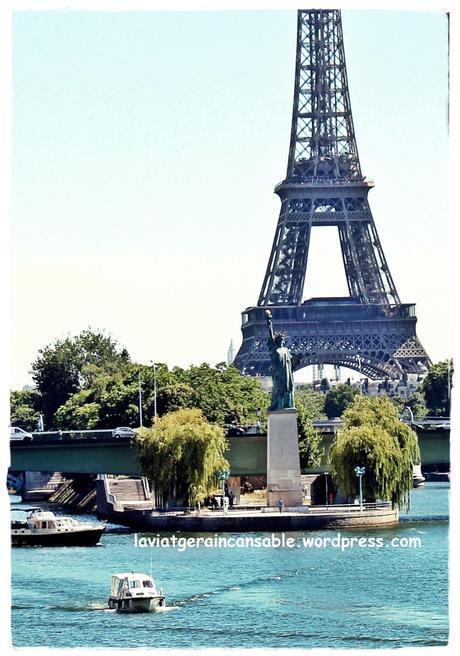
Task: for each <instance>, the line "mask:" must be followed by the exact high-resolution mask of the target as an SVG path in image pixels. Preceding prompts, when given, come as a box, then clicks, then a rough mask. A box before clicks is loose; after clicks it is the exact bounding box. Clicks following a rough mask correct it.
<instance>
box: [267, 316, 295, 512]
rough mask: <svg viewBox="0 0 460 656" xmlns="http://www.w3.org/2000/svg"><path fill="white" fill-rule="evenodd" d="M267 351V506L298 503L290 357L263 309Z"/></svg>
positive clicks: (280, 335) (283, 342)
mask: <svg viewBox="0 0 460 656" xmlns="http://www.w3.org/2000/svg"><path fill="white" fill-rule="evenodd" d="M265 317H266V319H267V328H268V350H269V353H270V359H271V364H272V381H273V387H272V398H271V403H270V407H269V409H268V430H267V505H268V506H271V507H275V506H277V507H280V506H282V507H287V508H289V507H294V506H301V505H302V489H301V488H302V484H301V479H300V458H299V435H298V431H297V410H296V409H295V405H294V377H293V374H292V356H291V354H290V352H289V349H288V348H287V346H286V340H285V336H284V335H283V334H282V333H276V334H275V333H274V332H273V321H272V314H271V312H270V310H265Z"/></svg>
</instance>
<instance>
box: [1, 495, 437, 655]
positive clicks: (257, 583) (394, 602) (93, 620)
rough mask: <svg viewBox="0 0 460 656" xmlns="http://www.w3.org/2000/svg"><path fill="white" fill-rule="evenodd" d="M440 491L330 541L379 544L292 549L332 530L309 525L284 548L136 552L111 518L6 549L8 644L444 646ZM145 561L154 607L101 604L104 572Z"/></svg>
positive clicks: (107, 579)
mask: <svg viewBox="0 0 460 656" xmlns="http://www.w3.org/2000/svg"><path fill="white" fill-rule="evenodd" d="M448 490H449V485H448V484H443V483H429V484H426V486H425V488H419V489H417V490H414V491H413V494H412V510H411V512H410V514H409V516H405V517H404V518H403V519H404V521H402V522H401V524H400V525H399V526H398V527H396V528H393V529H386V530H381V529H378V530H373V531H370V530H368V531H361V530H360V531H359V532H358V531H347V532H345V531H342V532H340V536H339V537H342V538H351V537H355V538H356V537H358V538H360V537H361V538H369V537H374V538H377V537H378V538H382V539H383V542H384V546H382V547H379V548H375V547H374V548H371V547H367V548H364V547H358V546H356V545H355V546H353V547H348V548H344V549H343V550H342V549H341V548H339V547H332V546H330V545H328V546H324V547H319V546H316V547H310V548H309V547H305V546H304V545H303V542H302V539H303V538H308V537H314V538H318V537H321V538H326V537H330V538H333V537H335V538H337V536H338V532H337V531H321V532H315V533H313V532H302V533H300V532H299V533H289V534H286V537H292V538H294V539H295V544H296V546H295V547H293V548H288V547H284V548H283V547H280V548H243V547H240V548H229V547H228V548H220V549H218V548H205V547H200V548H195V549H187V550H185V551H183V552H179V551H178V550H177V549H174V548H172V547H169V548H158V547H156V548H155V547H154V548H146V549H141V548H136V547H135V546H134V534H133V533H129V532H124V531H119V530H118V531H117V529H116V527H113V526H111V531H110V532H108V533H107V534H105V535H104V536H103V539H102V546H99V547H93V548H91V547H90V548H88V547H86V548H82V547H67V548H16V549H13V550H12V598H13V603H12V632H13V644H14V645H15V646H53V647H123V648H126V647H163V648H164V647H175V648H181V647H183V648H186V647H189V648H190V647H301V648H312V647H340V648H346V649H351V648H359V647H368V648H369V647H370V648H375V647H409V646H427V645H444V644H446V641H447V637H448V617H447V614H448V605H447V587H448V574H447V556H448V551H447V549H448V545H447V538H448V523H447V521H446V519H447V515H448ZM442 517H443V518H444V519H439V518H442ZM414 518H415V520H416V521H414ZM433 518H437V519H433ZM222 535H223V534H222ZM249 535H250V534H248V536H249ZM251 535H252V536H253V537H254V536H256V535H258V537H269V535H270V534H251ZM195 537H196V536H195ZM201 537H203V536H201ZM208 537H212V536H208ZM227 537H229V536H227ZM233 537H234V538H236V537H241V535H236V534H235V535H233ZM243 537H244V536H243ZM393 538H397V539H398V540H400V541H401V539H403V540H404V539H407V538H418V539H419V545H418V546H415V547H412V548H410V547H406V548H404V547H401V546H400V547H394V546H391V544H390V542H391V540H393ZM151 565H152V572H153V575H154V577H155V580H156V582H157V584H158V586H159V587H162V588H163V590H164V592H165V595H166V600H167V604H168V609H167V610H166V611H164V612H161V613H150V614H147V615H144V614H141V615H125V614H119V613H115V612H113V611H109V610H105V605H106V603H107V598H108V595H109V589H110V577H111V574H112V573H115V572H117V571H126V570H127V571H130V570H134V571H136V570H137V571H144V572H146V573H149V572H150V569H151Z"/></svg>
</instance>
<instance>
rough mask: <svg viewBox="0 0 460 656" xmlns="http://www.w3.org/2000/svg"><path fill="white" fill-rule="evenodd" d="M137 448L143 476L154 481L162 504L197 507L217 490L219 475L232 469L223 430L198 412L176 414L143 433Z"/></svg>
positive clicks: (163, 418) (184, 411)
mask: <svg viewBox="0 0 460 656" xmlns="http://www.w3.org/2000/svg"><path fill="white" fill-rule="evenodd" d="M136 448H137V456H138V460H139V464H140V467H141V471H142V475H143V476H147V477H148V478H150V479H151V480H152V481H153V483H154V487H155V493H156V495H157V500H158V498H159V499H160V501H163V503H164V502H165V501H166V500H167V499H168V497H170V496H174V498H176V499H183V501H184V503H186V504H187V505H194V504H195V503H197V502H198V501H201V500H202V499H203V498H204V497H205V496H207V495H208V494H210V492H211V491H212V490H213V489H214V488H215V487H216V484H217V473H218V472H219V471H222V470H224V469H228V467H229V465H228V462H227V460H226V459H225V456H224V453H225V451H226V449H227V442H226V440H225V436H224V431H223V429H222V428H221V427H220V426H217V425H215V424H214V425H213V424H211V423H210V422H208V421H207V419H206V418H205V417H204V415H203V413H202V412H201V410H199V409H197V408H192V409H181V410H176V411H175V412H171V413H169V414H166V415H164V416H163V417H161V418H159V419H158V420H157V421H156V423H155V425H154V426H153V428H143V429H141V430H140V431H139V435H138V438H137V440H136ZM171 485H174V487H175V489H172V488H171Z"/></svg>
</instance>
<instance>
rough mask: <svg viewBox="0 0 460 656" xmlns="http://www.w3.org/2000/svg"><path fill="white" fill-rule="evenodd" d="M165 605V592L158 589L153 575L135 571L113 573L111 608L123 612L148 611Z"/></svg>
mask: <svg viewBox="0 0 460 656" xmlns="http://www.w3.org/2000/svg"><path fill="white" fill-rule="evenodd" d="M164 605H165V598H164V595H163V592H162V590H160V591H158V590H157V589H156V585H155V581H154V580H153V578H152V577H151V576H148V575H147V574H139V573H135V572H131V573H121V574H113V575H112V590H111V593H110V597H109V608H112V609H114V610H117V611H119V612H121V613H148V612H150V611H153V610H156V609H157V608H161V607H164Z"/></svg>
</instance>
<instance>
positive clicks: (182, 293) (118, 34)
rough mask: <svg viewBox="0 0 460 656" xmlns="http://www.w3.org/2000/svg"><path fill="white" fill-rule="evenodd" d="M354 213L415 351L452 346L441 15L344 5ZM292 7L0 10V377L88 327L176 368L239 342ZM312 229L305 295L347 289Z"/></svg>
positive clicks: (332, 241)
mask: <svg viewBox="0 0 460 656" xmlns="http://www.w3.org/2000/svg"><path fill="white" fill-rule="evenodd" d="M343 28H344V37H345V49H346V58H347V64H348V75H349V84H350V93H351V103H352V109H353V116H354V121H355V129H356V135H357V140H358V149H359V153H360V158H361V164H362V169H363V172H364V174H365V175H367V176H368V177H370V178H372V179H374V180H375V183H376V187H375V189H374V190H373V191H371V194H370V202H371V207H372V210H373V214H374V219H375V221H376V224H377V229H378V231H379V234H380V238H381V241H382V245H383V248H384V251H385V255H386V257H387V260H388V263H389V266H390V270H391V272H392V275H393V278H394V280H395V283H396V286H397V289H398V291H399V295H400V297H401V299H402V301H403V302H416V303H417V315H418V319H419V323H418V335H419V337H420V339H421V340H422V343H423V344H424V346H425V348H426V349H427V350H428V352H429V354H430V356H431V357H432V359H433V360H435V361H436V360H439V359H441V358H444V357H447V356H448V355H450V354H451V351H452V341H453V338H452V329H451V327H450V326H449V321H450V314H449V308H448V305H449V298H448V277H449V271H448V257H447V252H448V246H449V238H448V233H447V145H448V140H447V123H446V116H447V21H446V18H445V16H444V14H443V13H441V12H434V11H432V12H414V11H413V12H395V11H344V12H343ZM295 38H296V12H295V11H294V10H286V11H227V12H182V13H180V12H152V13H150V12H143V13H141V12H137V13H136V12H126V11H125V12H119V13H111V12H101V13H99V12H88V11H86V12H85V11H82V12H79V11H47V12H44V11H36V12H30V11H29V12H17V13H16V14H15V16H14V20H13V153H12V154H13V159H12V178H13V188H12V198H11V208H12V257H11V260H12V313H11V316H12V324H11V332H12V362H11V373H12V380H11V384H12V386H13V387H14V388H19V387H21V386H22V385H24V384H25V383H27V382H29V375H28V371H29V368H30V363H31V362H32V361H33V359H34V358H35V357H36V355H37V350H38V349H39V348H40V347H42V346H44V345H46V344H47V343H49V342H51V341H53V340H54V339H56V338H59V337H63V336H65V335H67V334H68V333H70V334H76V333H77V332H79V331H80V330H81V329H83V328H85V327H88V326H91V327H93V328H100V329H105V330H106V331H108V332H110V333H111V334H112V335H113V337H114V338H116V339H117V340H118V341H119V342H120V343H121V344H122V345H123V346H126V348H127V349H128V350H129V352H130V353H131V355H132V357H133V358H134V359H136V360H138V361H141V362H145V363H148V362H149V361H150V360H152V359H153V360H155V361H157V362H158V361H163V362H167V363H168V364H169V365H171V366H173V365H175V364H178V365H182V366H187V365H188V364H191V363H200V362H203V361H208V362H210V363H216V362H219V361H222V360H224V359H225V357H226V352H227V348H228V345H229V342H230V339H231V338H233V341H234V343H235V346H236V347H238V346H239V344H240V313H241V311H242V310H243V309H244V307H246V306H248V305H252V304H255V303H256V301H257V297H258V294H259V290H260V286H261V283H262V279H263V275H264V272H265V267H266V264H267V260H268V256H269V252H270V248H271V243H272V239H273V235H274V231H275V226H276V222H277V220H278V213H279V200H278V198H277V197H276V196H275V195H274V194H273V187H274V185H275V184H276V183H277V182H278V181H280V180H282V179H283V177H284V174H285V168H286V161H287V152H288V142H289V132H290V120H291V108H292V91H293V78H294V55H295ZM345 293H346V287H345V277H344V274H343V270H342V261H341V256H340V252H339V244H338V238H337V237H336V235H335V234H334V233H333V232H332V233H331V229H330V228H325V229H322V230H321V229H317V230H316V231H314V233H313V236H312V242H311V249H310V261H309V268H308V272H307V285H306V289H305V296H306V297H310V296H317V295H338V294H345Z"/></svg>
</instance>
